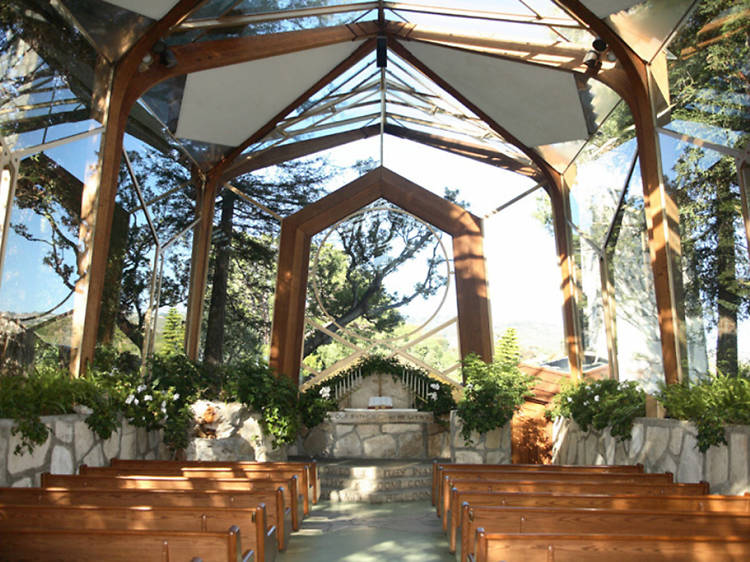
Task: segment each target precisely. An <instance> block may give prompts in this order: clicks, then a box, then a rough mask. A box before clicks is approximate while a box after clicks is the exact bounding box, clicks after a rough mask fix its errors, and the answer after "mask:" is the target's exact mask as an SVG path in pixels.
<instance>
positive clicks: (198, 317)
mask: <svg viewBox="0 0 750 562" xmlns="http://www.w3.org/2000/svg"><path fill="white" fill-rule="evenodd" d="M196 175H198V173H197V170H193V176H194V177H195V176H196ZM193 183H194V185H196V186H202V187H203V189H202V190H201V191H200V193H199V194H198V195H197V197H196V203H195V215H196V218H199V219H200V222H199V223H198V224H197V225H196V227H195V230H194V231H193V251H192V256H191V258H190V291H189V293H188V305H187V315H186V317H185V354H186V355H187V356H188V357H189V358H190V359H192V360H193V361H195V360H196V359H198V348H199V347H200V334H201V322H202V320H203V302H204V300H205V295H206V284H207V281H206V280H207V278H208V260H209V255H210V253H211V235H212V233H213V227H214V208H215V205H216V192H217V190H218V185H219V184H218V183H217V182H216V181H211V182H206V183H204V182H203V181H202V180H200V178H197V177H195V179H194V182H193Z"/></svg>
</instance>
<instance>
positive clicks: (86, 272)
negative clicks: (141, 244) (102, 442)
mask: <svg viewBox="0 0 750 562" xmlns="http://www.w3.org/2000/svg"><path fill="white" fill-rule="evenodd" d="M200 2H201V0H180V1H179V2H177V4H175V6H174V7H173V8H172V9H171V10H170V11H169V12H168V13H167V15H165V16H164V17H163V18H162V19H161V20H159V21H158V22H156V23H154V24H153V25H152V26H151V27H150V28H149V29H148V31H146V33H144V35H143V36H142V37H141V38H140V39H139V40H138V42H137V43H136V44H135V45H134V46H133V47H132V48H131V50H130V51H128V53H127V54H126V55H125V56H124V57H123V58H122V60H120V61H119V62H118V63H117V64H116V66H115V67H111V66H109V65H105V64H103V63H100V75H101V76H103V77H104V79H102V80H99V81H98V87H99V91H98V92H97V95H96V96H95V102H94V103H95V104H98V106H97V107H94V109H93V111H95V112H97V113H99V114H101V115H103V122H102V124H103V125H104V126H105V127H106V129H105V131H104V133H103V134H102V139H101V144H100V148H99V157H98V163H97V167H96V171H95V173H92V174H90V175H89V177H88V178H87V180H86V182H85V184H84V187H83V196H82V199H81V226H80V229H79V235H78V239H79V244H80V246H81V248H83V251H82V252H81V253H80V257H79V259H78V274H79V280H78V282H77V283H76V289H75V297H74V303H73V322H72V336H71V353H70V371H71V374H72V375H73V376H80V375H83V374H85V372H86V369H87V366H88V364H89V363H90V361H91V360H92V359H93V357H94V350H95V348H96V337H97V332H98V327H99V312H100V310H101V301H102V292H103V289H104V287H103V285H104V274H105V271H106V268H107V260H108V257H109V239H110V235H111V230H112V216H113V213H114V203H115V195H116V193H117V182H118V174H119V171H120V159H121V156H122V138H123V133H124V131H125V125H126V123H127V120H128V114H129V113H130V108H131V107H132V105H133V102H135V99H132V100H131V99H129V97H128V92H129V90H130V86H131V84H132V81H133V79H134V77H135V75H136V73H137V71H138V65H139V64H140V62H141V60H142V59H143V57H144V56H145V55H146V53H148V51H149V50H150V49H151V47H152V46H153V44H154V43H155V42H156V41H157V40H158V39H159V38H161V37H162V36H163V35H164V34H165V33H166V32H167V31H168V30H169V28H170V27H171V26H173V25H175V24H177V23H179V22H180V21H182V20H183V19H184V18H185V17H186V16H187V14H189V13H190V11H191V10H192V9H193V8H194V7H195V6H197V5H198V4H199V3H200Z"/></svg>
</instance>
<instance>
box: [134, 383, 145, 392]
mask: <svg viewBox="0 0 750 562" xmlns="http://www.w3.org/2000/svg"><path fill="white" fill-rule="evenodd" d="M144 390H146V385H145V384H139V385H138V388H136V389H135V391H136V392H143V391H144Z"/></svg>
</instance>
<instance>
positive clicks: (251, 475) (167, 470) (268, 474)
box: [78, 464, 313, 515]
mask: <svg viewBox="0 0 750 562" xmlns="http://www.w3.org/2000/svg"><path fill="white" fill-rule="evenodd" d="M78 473H79V474H82V475H86V476H183V477H185V478H218V479H227V478H230V479H231V478H247V479H249V480H264V479H265V480H277V479H279V478H291V477H292V476H296V477H297V482H299V489H298V492H300V493H301V494H302V512H303V514H304V515H308V514H309V513H310V499H311V496H312V495H313V494H312V488H310V486H309V485H308V472H307V470H306V469H305V468H304V467H297V468H276V467H268V466H266V467H242V466H236V467H218V466H215V467H211V466H194V467H191V466H185V467H181V466H171V467H170V466H167V467H163V466H158V467H157V466H151V465H144V466H140V467H135V466H133V467H119V466H88V465H85V464H82V465H81V466H80V467H79V468H78Z"/></svg>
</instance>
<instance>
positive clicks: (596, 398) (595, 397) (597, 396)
mask: <svg viewBox="0 0 750 562" xmlns="http://www.w3.org/2000/svg"><path fill="white" fill-rule="evenodd" d="M594 402H599V395H598V394H597V395H596V396H594Z"/></svg>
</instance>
